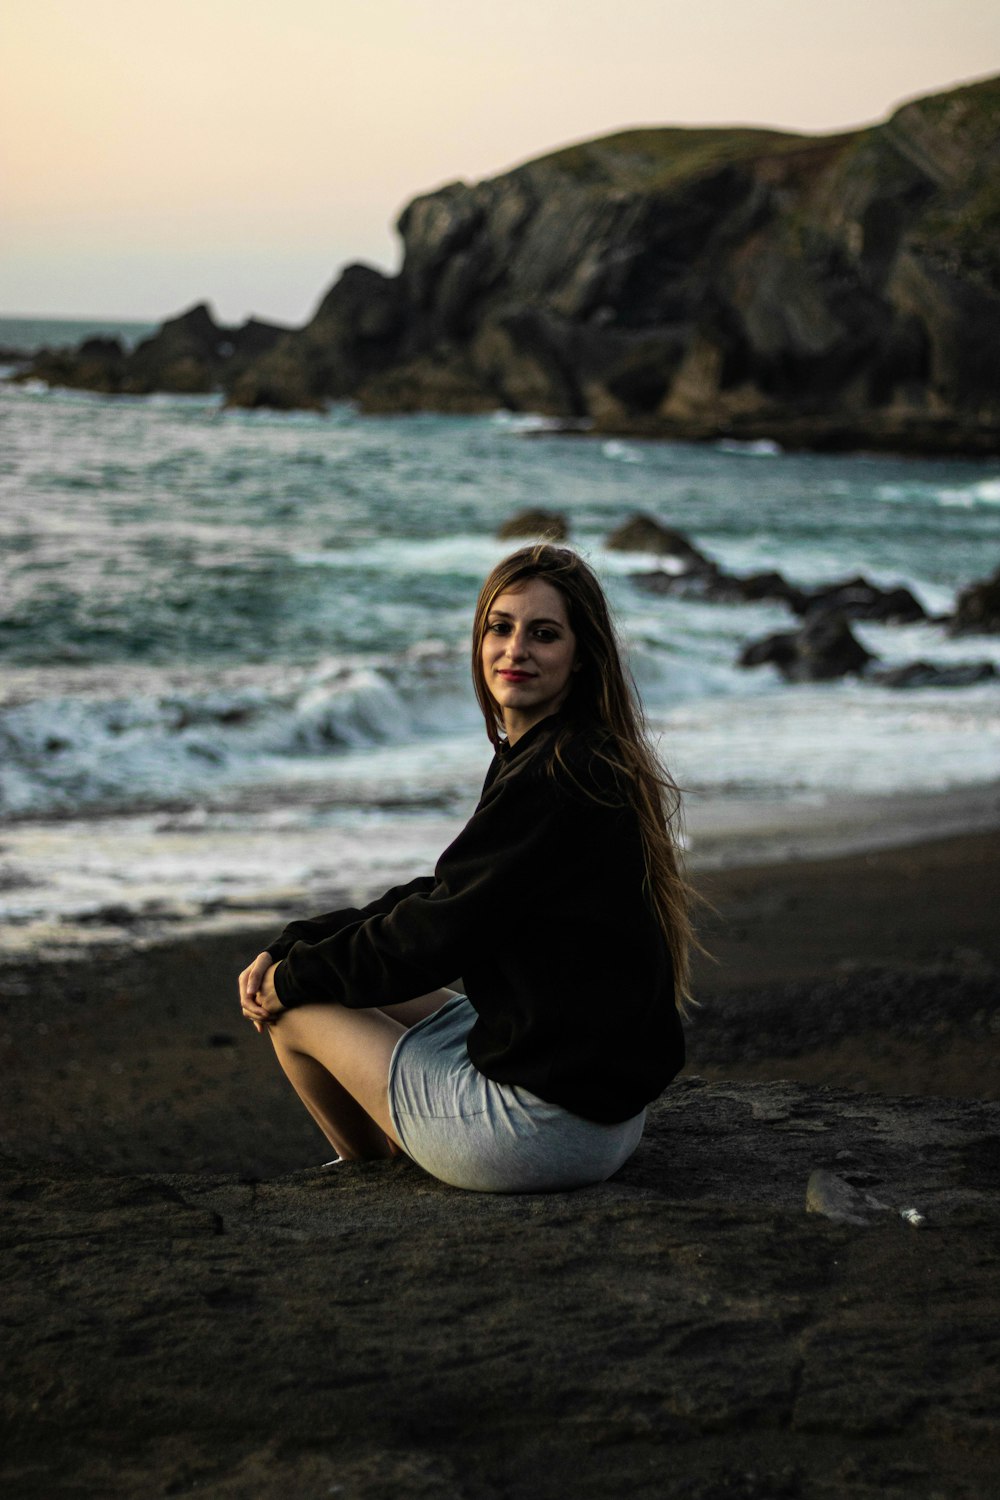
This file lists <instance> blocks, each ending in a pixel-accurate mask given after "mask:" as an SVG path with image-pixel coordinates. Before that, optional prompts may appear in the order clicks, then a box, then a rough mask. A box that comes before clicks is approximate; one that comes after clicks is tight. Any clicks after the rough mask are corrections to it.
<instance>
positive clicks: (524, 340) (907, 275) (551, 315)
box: [33, 78, 1000, 454]
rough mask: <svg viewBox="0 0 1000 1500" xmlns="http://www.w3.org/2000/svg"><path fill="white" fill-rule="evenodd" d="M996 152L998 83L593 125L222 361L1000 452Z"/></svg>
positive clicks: (553, 404)
mask: <svg viewBox="0 0 1000 1500" xmlns="http://www.w3.org/2000/svg"><path fill="white" fill-rule="evenodd" d="M998 163H1000V78H993V79H987V80H984V81H981V82H978V83H975V84H972V85H969V86H966V87H964V88H960V89H955V90H952V91H950V92H948V93H944V94H939V95H934V96H931V97H928V98H924V99H920V100H917V101H914V102H911V103H909V104H906V105H904V106H903V107H902V108H900V109H899V110H897V111H896V112H895V113H894V114H893V115H892V116H891V118H889V119H888V120H887V121H886V122H885V123H883V124H881V125H877V126H873V127H871V128H868V129H862V130H857V131H852V132H849V133H846V134H840V135H834V136H808V135H796V134H788V133H781V132H776V131H768V130H756V129H735V128H734V129H704V130H702V129H670V128H663V129H641V130H631V131H626V132H623V133H620V134H616V135H612V136H608V137H606V138H603V139H598V140H593V141H588V142H584V143H582V144H579V145H575V146H571V147H569V148H567V149H564V150H560V151H557V152H555V153H553V154H551V155H548V156H544V157H541V158H539V159H537V160H535V161H530V162H528V163H527V164H526V165H523V166H521V167H518V168H516V169H515V170H513V171H510V172H507V173H505V174H503V175H502V176H499V177H496V178H493V179H491V180H489V181H484V182H480V183H477V184H475V185H471V186H470V185H466V184H463V183H452V184H450V185H448V186H446V187H443V188H441V189H440V190H439V191H437V192H434V193H430V194H427V195H425V196H422V197H419V198H416V199H415V200H414V201H413V202H411V203H410V204H409V205H408V206H407V208H406V209H405V210H404V212H403V214H402V215H401V217H400V219H399V224H398V228H399V232H400V235H401V237H402V240H403V245H404V258H403V264H402V269H401V271H400V273H399V275H398V276H395V277H390V276H385V275H382V274H381V273H380V272H378V271H376V270H374V269H372V268H370V267H366V266H361V265H355V266H350V267H348V268H347V270H345V272H344V273H343V275H342V276H341V278H340V279H339V280H338V281H337V283H336V284H335V285H334V286H333V287H332V289H331V290H330V291H329V292H328V293H327V295H326V296H325V297H324V299H323V301H322V302H321V304H320V306H319V308H318V310H317V312H316V314H315V316H314V318H313V319H312V320H311V322H309V323H308V324H307V325H306V326H305V327H304V328H302V329H299V330H295V331H292V332H289V333H286V334H284V335H283V336H281V335H279V336H276V337H273V338H268V340H267V347H264V348H263V349H262V350H261V351H260V352H258V353H256V354H254V355H252V356H250V357H246V356H244V357H242V358H240V359H239V360H238V361H237V360H234V361H233V362H232V363H231V364H226V363H225V362H223V364H222V366H221V368H219V369H213V371H212V372H211V375H212V378H217V379H218V381H219V383H221V385H222V387H223V389H224V390H225V392H226V395H227V400H228V402H229V403H230V404H231V405H234V406H241V407H249V408H253V407H260V406H266V407H272V408H277V409H290V408H297V407H313V408H316V407H322V406H323V405H324V404H325V403H327V402H329V401H331V400H337V399H345V398H349V399H354V400H356V401H357V402H358V403H359V404H360V406H361V407H362V409H364V410H366V411H371V412H389V411H393V412H395V411H410V410H418V409H424V410H436V411H446V412H468V411H486V410H492V409H495V408H497V407H507V408H510V409H512V410H521V411H536V412H542V413H546V414H549V415H551V416H553V417H555V418H561V419H565V420H566V421H567V423H568V424H577V425H585V426H588V427H591V428H594V429H596V430H600V431H605V432H616V433H632V434H640V435H647V436H651V437H680V438H694V439H712V438H717V437H722V436H728V437H734V438H739V439H748V440H752V439H758V438H762V437H768V438H772V439H777V440H778V441H780V442H781V443H783V444H785V445H787V446H791V447H797V446H802V447H815V448H826V449H850V448H856V447H862V446H863V447H868V448H887V449H898V450H904V451H912V452H958V453H972V454H975V453H992V452H996V451H1000V361H998V359H997V357H996V351H997V349H998V347H1000V189H998V172H997V167H998ZM175 331H176V329H175ZM154 342H155V341H154ZM148 356H149V351H148V349H147V352H146V357H147V361H148ZM125 365H126V372H127V365H128V360H127V359H126V361H125ZM33 373H35V374H40V375H42V376H43V377H46V370H45V367H44V363H41V362H40V363H39V365H38V366H37V367H36V369H35V371H34V372H33ZM46 378H48V377H46ZM97 388H104V389H106V388H108V386H107V385H105V386H103V387H100V386H98V387H97ZM122 388H123V389H124V388H127V387H126V386H123V387H122Z"/></svg>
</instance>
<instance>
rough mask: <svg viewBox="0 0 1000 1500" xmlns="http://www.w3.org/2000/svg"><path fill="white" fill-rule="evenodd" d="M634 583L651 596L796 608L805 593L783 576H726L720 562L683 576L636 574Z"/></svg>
mask: <svg viewBox="0 0 1000 1500" xmlns="http://www.w3.org/2000/svg"><path fill="white" fill-rule="evenodd" d="M629 576H630V578H631V580H632V582H633V583H634V584H635V585H636V586H637V587H638V588H640V589H642V590H643V591H644V592H645V593H648V594H670V595H672V596H673V597H674V598H678V599H697V600H700V601H702V602H705V603H708V604H753V603H758V602H760V601H761V600H775V601H777V602H779V603H781V604H787V605H789V606H790V607H792V608H794V607H795V605H796V604H797V602H798V601H799V599H800V598H801V591H800V590H799V589H797V588H796V587H795V586H794V584H790V583H789V582H788V581H787V579H785V578H783V577H782V575H781V574H780V573H777V572H767V573H746V574H739V573H726V572H724V571H723V569H722V568H720V567H719V566H718V565H717V564H716V563H709V564H708V565H707V566H706V567H699V568H691V569H689V570H687V571H685V572H683V573H666V572H664V571H662V570H661V569H658V570H656V571H654V572H652V573H632V574H630V575H629Z"/></svg>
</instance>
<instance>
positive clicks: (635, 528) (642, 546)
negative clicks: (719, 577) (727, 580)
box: [604, 514, 715, 569]
mask: <svg viewBox="0 0 1000 1500" xmlns="http://www.w3.org/2000/svg"><path fill="white" fill-rule="evenodd" d="M604 545H605V547H607V549H608V551H609V552H651V553H653V554H654V555H655V556H657V557H676V558H677V559H678V561H679V562H680V563H682V565H683V566H684V568H685V569H692V568H694V569H701V568H705V569H711V568H713V567H714V566H715V564H714V563H713V562H712V561H711V560H710V559H709V558H708V557H706V556H705V554H704V552H701V551H699V549H698V548H697V547H696V546H695V545H694V543H693V542H691V541H690V540H689V539H688V538H687V537H686V536H685V535H684V533H683V532H682V531H676V530H675V529H674V527H672V526H665V525H664V524H663V522H662V521H657V520H656V518H655V517H654V516H644V515H641V514H636V515H634V516H631V517H630V518H629V520H627V521H623V522H622V524H621V525H620V526H617V527H616V528H615V530H614V531H613V532H612V533H611V535H610V536H609V537H608V538H607V540H606V541H605V543H604Z"/></svg>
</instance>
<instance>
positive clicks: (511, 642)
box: [507, 630, 528, 661]
mask: <svg viewBox="0 0 1000 1500" xmlns="http://www.w3.org/2000/svg"><path fill="white" fill-rule="evenodd" d="M527 654H528V640H527V636H525V635H523V634H522V632H521V631H520V630H512V631H511V633H510V635H509V636H508V637H507V655H508V656H509V657H511V658H512V659H513V660H514V661H520V660H521V659H522V657H525V656H527Z"/></svg>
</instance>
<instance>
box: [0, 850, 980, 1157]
mask: <svg viewBox="0 0 1000 1500" xmlns="http://www.w3.org/2000/svg"><path fill="white" fill-rule="evenodd" d="M699 885H700V887H701V889H702V890H703V891H704V893H705V895H706V897H707V898H708V899H709V900H710V901H711V902H712V904H713V905H714V908H715V912H714V914H712V913H709V912H706V913H704V914H703V920H702V930H703V934H704V938H705V941H706V944H707V945H708V947H709V948H710V949H711V951H712V954H713V955H714V961H713V962H708V961H706V960H699V963H698V969H697V991H698V994H699V996H700V998H701V1001H702V1005H701V1008H700V1009H699V1010H697V1011H696V1012H695V1013H694V1015H693V1017H692V1021H691V1024H690V1026H689V1030H688V1036H689V1055H690V1060H689V1064H688V1069H687V1072H688V1074H698V1075H701V1076H703V1077H706V1078H710V1079H717V1078H740V1079H749V1080H754V1079H759V1080H772V1079H791V1080H796V1081H800V1082H804V1083H820V1084H832V1085H837V1086H840V1087H846V1088H849V1089H854V1090H870V1091H878V1092H883V1093H889V1094H937V1095H949V1096H953V1097H961V1098H995V1097H996V1096H997V1093H998V1085H1000V1046H998V1042H1000V921H998V916H997V914H998V912H1000V834H997V833H988V834H979V835H967V836H962V837H955V838H948V839H943V840H937V841H933V842H928V843H923V844H919V845H914V846H912V847H908V848H897V849H889V850H881V851H879V852H876V853H870V854H866V855H853V856H849V857H846V858H837V859H825V860H819V861H812V862H802V863H790V864H785V865H765V866H760V867H756V868H743V869H736V870H729V871H717V872H713V873H711V874H704V875H703V876H701V877H699ZM269 933H270V929H266V930H261V931H254V930H250V931H247V932H245V933H234V934H229V935H226V936H218V935H216V936H212V937H198V938H189V939H180V940H177V941H175V942H171V943H163V944H159V945H157V946H155V947H151V948H148V949H145V950H142V951H136V950H134V949H133V950H131V951H130V950H128V949H110V950H105V951H101V952H91V953H85V954H81V955H80V956H79V957H76V958H74V959H72V961H59V962H51V963H45V962H39V961H37V960H36V961H32V962H27V961H23V960H18V961H8V963H7V966H6V969H5V972H4V976H3V981H2V993H3V997H4V1000H3V1004H4V1022H5V1023H6V1024H0V1056H2V1060H3V1065H4V1076H5V1079H6V1080H7V1082H6V1085H5V1089H4V1101H3V1107H2V1115H0V1152H8V1153H10V1154H11V1155H12V1156H15V1157H18V1158H20V1159H22V1160H31V1161H36V1162H39V1161H44V1160H52V1161H77V1162H81V1163H83V1162H86V1163H89V1164H91V1165H94V1166H97V1167H100V1168H101V1169H102V1170H111V1171H206V1170H211V1171H237V1172H245V1173H253V1174H258V1175H269V1174H273V1173H277V1172H284V1171H288V1170H293V1169H295V1168H298V1167H302V1166H306V1165H308V1164H310V1163H313V1162H316V1161H319V1160H322V1159H324V1152H325V1144H324V1143H323V1141H322V1139H321V1138H320V1137H319V1135H318V1133H317V1132H316V1130H315V1128H314V1127H313V1125H312V1124H311V1122H310V1121H309V1120H308V1119H307V1118H306V1117H305V1115H304V1112H302V1111H301V1110H300V1108H299V1107H298V1105H297V1104H296V1103H295V1101H294V1100H293V1098H292V1097H291V1095H290V1092H289V1090H288V1088H287V1086H286V1085H285V1084H284V1082H283V1080H282V1079H281V1078H280V1076H279V1074H278V1070H277V1067H276V1065H275V1062H274V1058H273V1055H272V1054H271V1048H270V1045H269V1043H268V1041H267V1039H266V1038H264V1037H259V1036H258V1035H257V1034H256V1033H255V1032H254V1031H253V1030H252V1028H251V1027H250V1026H249V1025H248V1024H247V1023H245V1022H243V1021H242V1020H241V1018H240V1014H239V1010H238V1007H237V1004H236V998H235V996H236V975H237V973H238V971H239V970H240V968H242V967H243V965H244V964H245V963H246V962H248V961H249V959H250V958H251V957H252V956H253V955H254V953H255V952H256V951H257V949H258V947H259V946H260V944H261V942H262V941H264V940H265V939H266V937H267V936H268V935H269Z"/></svg>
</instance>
